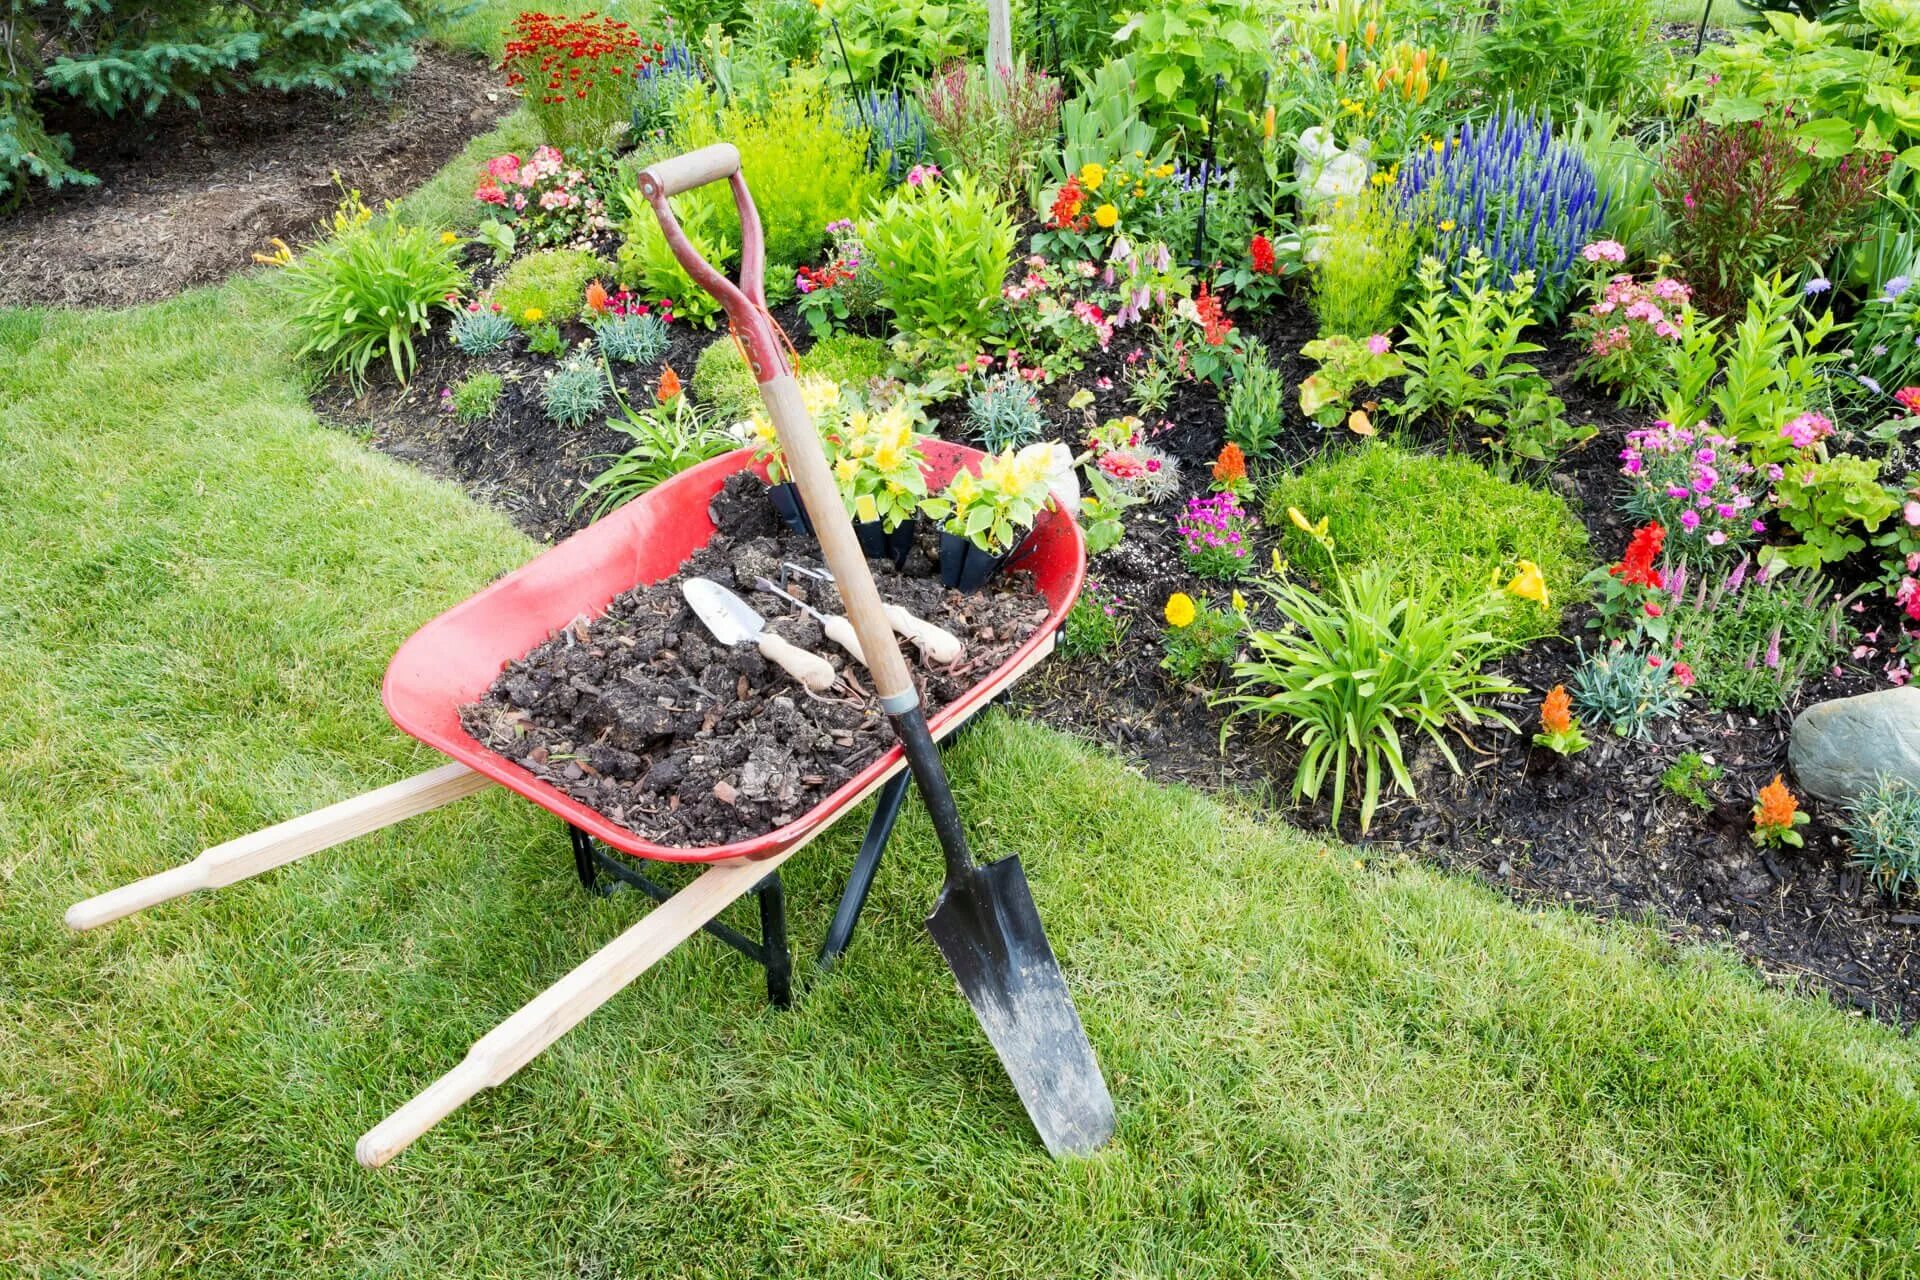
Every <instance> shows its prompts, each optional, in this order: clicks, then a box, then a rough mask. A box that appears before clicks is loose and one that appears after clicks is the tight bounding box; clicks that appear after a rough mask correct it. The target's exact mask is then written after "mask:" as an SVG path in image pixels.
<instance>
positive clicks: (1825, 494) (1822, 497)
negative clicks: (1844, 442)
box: [1774, 453, 1900, 565]
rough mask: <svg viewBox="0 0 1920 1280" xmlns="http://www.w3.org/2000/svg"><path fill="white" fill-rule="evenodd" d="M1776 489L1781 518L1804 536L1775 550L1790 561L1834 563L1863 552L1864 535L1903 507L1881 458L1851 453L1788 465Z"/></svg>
mask: <svg viewBox="0 0 1920 1280" xmlns="http://www.w3.org/2000/svg"><path fill="white" fill-rule="evenodd" d="M1774 492H1775V493H1777V494H1778V495H1779V499H1780V502H1779V508H1778V510H1779V514H1780V518H1781V520H1783V521H1784V522H1785V523H1786V524H1787V526H1788V527H1789V528H1791V529H1792V530H1793V531H1794V532H1795V533H1797V534H1799V535H1800V543H1799V545H1798V546H1790V547H1782V548H1776V549H1775V550H1774V554H1775V556H1776V558H1777V559H1779V560H1780V561H1782V562H1784V563H1786V564H1790V565H1816V564H1832V563H1835V562H1836V561H1840V560H1844V559H1846V558H1847V557H1848V556H1850V555H1852V554H1853V553H1854V552H1856V551H1860V550H1864V549H1865V547H1866V545H1867V539H1866V537H1865V535H1866V534H1870V533H1876V532H1878V531H1879V528H1880V526H1881V525H1882V524H1885V523H1886V521H1887V517H1889V516H1891V515H1892V514H1893V513H1894V512H1896V511H1898V510H1899V509H1900V494H1899V493H1897V492H1896V491H1894V490H1892V489H1889V488H1887V487H1886V486H1885V485H1883V484H1881V483H1880V462H1879V460H1878V459H1877V458H1861V457H1856V456H1855V455H1853V454H1850V453H1841V454H1836V455H1834V456H1833V457H1831V458H1828V459H1826V460H1824V461H1821V462H1813V463H1808V464H1802V465H1793V466H1789V467H1787V468H1786V470H1785V472H1784V473H1783V474H1782V475H1781V477H1780V480H1779V481H1778V483H1776V484H1775V485H1774Z"/></svg>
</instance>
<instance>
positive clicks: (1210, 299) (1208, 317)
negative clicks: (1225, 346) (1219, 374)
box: [1193, 284, 1233, 347]
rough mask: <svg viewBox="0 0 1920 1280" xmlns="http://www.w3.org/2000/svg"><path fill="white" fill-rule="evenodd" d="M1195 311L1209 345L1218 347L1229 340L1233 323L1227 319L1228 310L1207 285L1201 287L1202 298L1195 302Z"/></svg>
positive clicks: (1196, 299)
mask: <svg viewBox="0 0 1920 1280" xmlns="http://www.w3.org/2000/svg"><path fill="white" fill-rule="evenodd" d="M1193 310H1194V313H1195V314H1196V315H1198V316H1199V317H1200V327H1201V334H1202V336H1203V337H1205V338H1206V340H1207V345H1208V346H1210V347H1217V346H1219V345H1220V344H1221V343H1223V342H1225V341H1226V340H1227V335H1228V334H1230V333H1232V332H1233V321H1232V320H1229V319H1228V318H1227V309H1226V308H1225V307H1223V306H1221V305H1220V299H1218V298H1216V297H1214V296H1213V291H1212V290H1211V289H1210V288H1208V287H1207V286H1206V285H1204V284H1203V285H1201V286H1200V296H1199V297H1197V298H1195V299H1194V300H1193Z"/></svg>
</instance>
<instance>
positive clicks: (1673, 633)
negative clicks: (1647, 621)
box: [1655, 558, 1854, 714]
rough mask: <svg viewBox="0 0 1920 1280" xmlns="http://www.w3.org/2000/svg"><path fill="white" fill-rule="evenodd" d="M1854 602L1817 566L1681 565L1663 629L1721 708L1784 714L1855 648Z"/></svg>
mask: <svg viewBox="0 0 1920 1280" xmlns="http://www.w3.org/2000/svg"><path fill="white" fill-rule="evenodd" d="M1853 598H1854V597H1853V596H1843V595H1841V594H1839V593H1838V592H1836V591H1835V590H1834V587H1833V583H1832V582H1831V581H1829V580H1828V578H1827V577H1826V576H1825V575H1824V574H1821V573H1819V572H1818V571H1816V570H1814V569H1810V568H1803V569H1797V570H1788V571H1782V572H1771V573H1770V572H1768V571H1766V570H1751V569H1750V568H1749V565H1748V562H1747V561H1746V560H1745V559H1744V558H1743V559H1742V560H1741V561H1740V563H1739V564H1737V565H1735V566H1734V568H1733V569H1732V570H1731V571H1724V572H1723V571H1715V570H1711V569H1705V568H1703V569H1700V570H1691V569H1689V568H1688V567H1687V566H1684V565H1682V566H1680V567H1678V568H1676V569H1674V570H1672V571H1671V572H1669V573H1668V575H1667V581H1666V595H1665V598H1664V602H1663V604H1662V605H1661V608H1662V610H1663V615H1662V617H1660V618H1659V619H1658V620H1656V623H1655V625H1658V626H1659V627H1661V628H1662V635H1663V636H1664V637H1665V638H1666V643H1667V644H1668V645H1669V647H1670V648H1671V650H1672V652H1673V653H1674V655H1675V656H1676V658H1683V659H1684V660H1685V661H1684V662H1682V663H1678V664H1677V665H1676V666H1675V671H1676V673H1677V674H1679V675H1681V677H1682V678H1683V679H1688V680H1691V681H1692V682H1693V683H1694V686H1695V689H1696V691H1697V692H1698V693H1699V694H1700V695H1701V697H1702V698H1703V699H1704V700H1705V701H1706V703H1707V705H1708V706H1711V707H1713V708H1714V709H1715V710H1725V709H1729V708H1739V709H1741V710H1746V711H1753V712H1759V713H1762V714H1764V713H1767V712H1772V711H1779V710H1782V709H1784V708H1785V707H1786V706H1787V705H1788V704H1789V703H1790V702H1791V701H1792V700H1793V696H1794V695H1795V694H1796V693H1797V692H1798V691H1799V689H1800V685H1801V683H1802V682H1803V681H1804V680H1806V678H1807V677H1808V676H1810V675H1818V674H1819V673H1820V672H1822V671H1825V670H1826V669H1827V668H1828V667H1830V666H1832V665H1833V663H1834V661H1835V660H1836V659H1838V658H1839V657H1840V655H1841V654H1842V653H1844V652H1845V650H1846V647H1847V645H1848V644H1849V643H1851V637H1852V634H1853V629H1852V627H1850V626H1849V625H1848V623H1847V621H1846V606H1847V605H1848V604H1849V603H1851V601H1852V600H1853Z"/></svg>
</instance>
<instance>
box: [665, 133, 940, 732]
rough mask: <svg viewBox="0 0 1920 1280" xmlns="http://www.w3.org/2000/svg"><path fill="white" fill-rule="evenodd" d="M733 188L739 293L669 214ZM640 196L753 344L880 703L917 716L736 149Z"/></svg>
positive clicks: (690, 164)
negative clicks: (774, 282)
mask: <svg viewBox="0 0 1920 1280" xmlns="http://www.w3.org/2000/svg"><path fill="white" fill-rule="evenodd" d="M722 178H725V179H726V180H727V181H728V182H729V183H731V184H732V187H733V203H734V206H735V207H736V208H738V209H739V211H740V283H739V284H735V283H734V282H733V281H731V280H728V279H727V278H726V277H725V276H723V275H721V274H720V272H719V271H717V270H716V269H715V268H714V266H713V264H712V263H710V262H708V261H706V260H705V259H704V258H702V257H701V256H700V255H699V254H698V253H697V252H695V250H694V247H693V245H692V244H691V243H690V242H689V241H688V240H687V236H686V233H685V232H684V231H682V230H681V229H680V223H679V220H678V219H676V218H675V217H674V214H673V209H672V208H671V207H670V206H669V205H668V203H667V201H668V199H669V197H671V196H673V195H674V194H675V193H677V192H683V191H688V190H691V189H692V188H694V187H697V186H700V185H702V184H705V183H708V182H718V181H719V180H720V179H722ZM639 181H640V194H641V195H642V196H644V197H645V198H646V201H647V203H648V204H650V205H652V206H653V212H654V216H656V217H657V218H659V219H660V230H661V231H662V232H663V233H665V235H666V238H667V244H668V245H669V246H670V247H671V248H672V249H673V255H674V257H675V258H677V259H678V260H679V262H680V265H681V266H682V267H684V268H685V269H686V272H687V274H688V275H689V276H691V277H693V280H694V283H696V284H698V285H699V286H700V287H701V288H702V289H704V290H706V291H707V292H708V293H710V294H712V295H713V296H714V298H715V299H716V300H718V301H719V303H720V305H721V306H722V307H724V308H726V312H727V318H728V319H729V320H731V321H732V322H733V329H734V332H735V333H737V334H738V335H740V338H741V340H742V341H743V342H744V343H745V344H746V348H747V359H748V361H749V362H750V363H751V364H752V365H753V376H754V379H755V380H756V381H757V382H759V384H760V398H761V399H762V400H763V401H765V403H766V406H767V416H768V417H769V418H771V419H772V420H773V426H774V430H775V431H776V432H778V433H779V437H780V449H781V452H782V453H783V454H784V455H785V456H786V466H787V470H788V471H790V472H792V473H793V480H794V483H795V484H796V485H798V486H799V489H800V497H801V500H802V501H803V502H805V503H806V506H807V512H808V514H810V515H811V516H812V517H813V527H814V534H815V535H816V536H817V537H818V538H819V539H820V552H821V555H822V557H823V558H824V559H825V560H826V562H827V567H828V568H829V569H831V570H832V571H833V576H834V585H835V586H836V587H837V588H838V590H839V592H840V599H841V602H842V603H843V604H844V605H845V606H846V615H847V620H848V621H850V622H851V623H853V630H854V634H855V635H856V636H858V637H859V640H860V649H861V652H862V653H864V654H865V655H866V659H867V671H868V673H869V674H870V675H872V677H873V684H874V690H875V691H876V692H877V693H878V694H879V695H880V707H881V709H882V710H883V711H885V712H886V713H887V714H888V715H890V716H896V717H897V716H902V715H908V714H917V713H918V712H919V707H920V694H919V691H918V690H916V689H915V688H914V685H913V677H912V676H911V674H909V672H908V670H907V663H906V659H905V658H903V657H901V656H900V644H899V642H898V641H897V640H895V639H894V636H893V626H892V624H891V623H890V622H889V621H888V619H887V615H886V612H885V611H884V609H883V608H882V605H881V602H880V592H879V591H878V590H876V589H875V587H874V585H873V574H872V572H871V571H870V570H869V569H868V568H867V557H866V555H865V553H863V552H862V551H861V550H860V542H859V539H858V538H856V537H855V536H854V532H853V521H852V520H851V519H849V518H848V516H847V509H846V505H845V504H844V503H842V502H841V500H840V487H839V486H838V485H837V484H835V483H834V480H833V472H832V471H831V470H830V469H829V468H828V466H827V456H826V453H825V451H824V450H823V449H822V448H821V447H820V436H819V434H818V433H817V432H815V430H814V427H813V419H812V417H811V416H810V415H809V414H808V413H807V408H806V405H805V404H804V403H803V402H802V401H801V399H800V387H799V384H798V383H796V382H795V381H794V380H793V371H792V370H791V369H789V368H788V367H787V360H786V356H785V354H784V353H783V352H782V351H781V348H780V345H779V343H778V342H776V341H775V339H774V329H773V321H772V319H771V317H769V316H768V315H767V308H766V299H765V297H764V295H763V294H762V291H761V276H762V275H763V273H764V270H765V266H766V240H765V237H764V236H763V235H762V233H761V229H760V215H759V213H758V212H757V211H756V210H755V209H754V207H753V196H752V195H751V194H750V193H749V192H748V191H747V180H746V178H745V176H744V175H742V174H741V172H740V153H739V151H738V150H736V149H735V148H734V147H732V146H731V145H729V144H727V143H724V142H722V143H716V144H714V145H713V146H710V147H703V148H702V149H700V150H699V151H693V152H689V153H688V154H686V155H684V156H676V157H674V158H673V159H671V160H663V161H661V162H660V163H659V164H656V165H652V166H650V167H649V168H646V169H643V170H641V172H640V179H639Z"/></svg>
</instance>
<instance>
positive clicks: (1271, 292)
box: [1213, 232, 1291, 311]
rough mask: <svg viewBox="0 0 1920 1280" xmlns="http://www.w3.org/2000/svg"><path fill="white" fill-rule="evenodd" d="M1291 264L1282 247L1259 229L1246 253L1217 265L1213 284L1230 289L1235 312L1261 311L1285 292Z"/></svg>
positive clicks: (1228, 300) (1228, 293)
mask: <svg viewBox="0 0 1920 1280" xmlns="http://www.w3.org/2000/svg"><path fill="white" fill-rule="evenodd" d="M1289 248H1291V242H1290V243H1289ZM1289 256H1291V255H1290V254H1289ZM1288 265H1289V264H1288V262H1287V261H1285V260H1283V259H1282V256H1281V248H1280V246H1278V245H1276V244H1275V243H1274V242H1273V240H1272V238H1270V237H1268V236H1266V235H1262V234H1259V233H1257V232H1256V233H1255V234H1254V236H1253V237H1252V238H1251V239H1250V240H1248V241H1247V248H1246V252H1245V253H1242V254H1235V255H1234V256H1233V257H1232V258H1230V259H1228V260H1227V261H1225V262H1222V263H1220V264H1218V265H1217V266H1216V268H1215V270H1214V273H1213V286H1214V288H1216V289H1223V290H1226V291H1227V305H1228V306H1229V307H1232V308H1233V309H1234V310H1235V311H1256V310H1260V309H1262V308H1265V307H1267V306H1270V305H1271V304H1272V303H1274V302H1276V301H1278V300H1279V298H1280V297H1281V296H1282V295H1283V294H1284V293H1285V291H1286V290H1285V287H1284V286H1283V284H1282V283H1281V282H1282V279H1283V278H1284V277H1285V275H1286V273H1287V267H1288Z"/></svg>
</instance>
